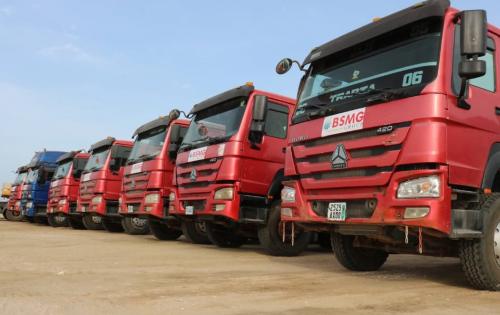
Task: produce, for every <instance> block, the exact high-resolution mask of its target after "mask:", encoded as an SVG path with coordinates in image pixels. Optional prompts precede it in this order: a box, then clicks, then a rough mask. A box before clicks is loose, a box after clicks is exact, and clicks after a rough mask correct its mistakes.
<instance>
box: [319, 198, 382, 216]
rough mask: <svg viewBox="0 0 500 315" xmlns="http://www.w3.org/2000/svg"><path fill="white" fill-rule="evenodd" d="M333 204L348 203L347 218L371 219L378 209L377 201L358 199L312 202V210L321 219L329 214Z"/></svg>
mask: <svg viewBox="0 0 500 315" xmlns="http://www.w3.org/2000/svg"><path fill="white" fill-rule="evenodd" d="M332 202H346V206H347V210H346V218H353V219H354V218H357V219H361V218H363V219H367V218H371V216H372V215H373V212H374V211H375V208H376V207H377V199H358V200H347V201H343V200H336V201H333V200H332V201H312V202H311V208H312V210H313V211H314V212H315V213H316V214H317V215H319V216H321V217H326V216H327V214H328V205H329V204H330V203H332Z"/></svg>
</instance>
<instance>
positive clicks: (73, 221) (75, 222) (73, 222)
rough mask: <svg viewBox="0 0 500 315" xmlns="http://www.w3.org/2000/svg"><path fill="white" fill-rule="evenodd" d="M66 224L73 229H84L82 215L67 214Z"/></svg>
mask: <svg viewBox="0 0 500 315" xmlns="http://www.w3.org/2000/svg"><path fill="white" fill-rule="evenodd" d="M68 224H69V226H70V227H72V228H73V229H75V230H86V228H85V225H83V219H82V217H75V216H71V215H70V216H68Z"/></svg>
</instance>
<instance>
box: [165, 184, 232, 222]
mask: <svg viewBox="0 0 500 315" xmlns="http://www.w3.org/2000/svg"><path fill="white" fill-rule="evenodd" d="M230 187H233V188H234V193H233V199H232V200H215V199H214V195H215V192H216V191H217V190H219V189H222V188H230ZM209 188H210V189H209V190H208V192H205V193H198V192H195V191H193V192H192V191H190V190H189V189H183V190H182V193H180V191H181V190H179V189H178V190H177V191H176V192H175V194H176V196H175V201H171V202H170V207H169V214H171V215H176V216H181V217H185V218H195V217H199V218H202V219H203V218H210V217H218V218H220V219H228V220H230V221H234V222H238V221H239V220H240V195H239V190H240V185H239V183H238V182H236V183H234V184H211V185H210V187H209ZM188 206H192V207H193V214H192V215H188V214H186V207H188Z"/></svg>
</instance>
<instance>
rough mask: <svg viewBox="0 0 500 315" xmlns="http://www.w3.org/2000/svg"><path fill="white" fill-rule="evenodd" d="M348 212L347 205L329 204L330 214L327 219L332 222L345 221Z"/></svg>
mask: <svg viewBox="0 0 500 315" xmlns="http://www.w3.org/2000/svg"><path fill="white" fill-rule="evenodd" d="M346 212H347V203H345V202H330V203H329V204H328V214H327V216H326V218H327V219H328V220H330V221H345V218H346Z"/></svg>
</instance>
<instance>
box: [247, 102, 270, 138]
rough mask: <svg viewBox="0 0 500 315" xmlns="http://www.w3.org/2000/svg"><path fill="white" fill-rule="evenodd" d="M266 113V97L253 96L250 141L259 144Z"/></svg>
mask: <svg viewBox="0 0 500 315" xmlns="http://www.w3.org/2000/svg"><path fill="white" fill-rule="evenodd" d="M266 113H267V96H264V95H255V97H254V102H253V112H252V125H251V126H250V141H252V142H254V143H260V142H261V141H262V136H263V135H264V127H265V124H266V122H265V120H266Z"/></svg>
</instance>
